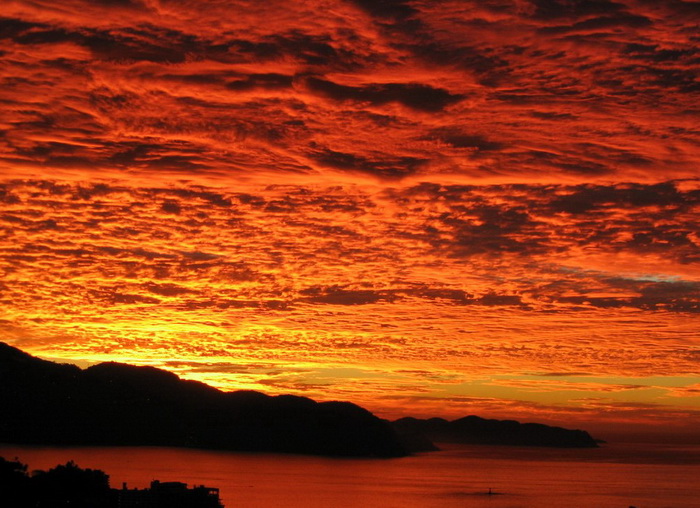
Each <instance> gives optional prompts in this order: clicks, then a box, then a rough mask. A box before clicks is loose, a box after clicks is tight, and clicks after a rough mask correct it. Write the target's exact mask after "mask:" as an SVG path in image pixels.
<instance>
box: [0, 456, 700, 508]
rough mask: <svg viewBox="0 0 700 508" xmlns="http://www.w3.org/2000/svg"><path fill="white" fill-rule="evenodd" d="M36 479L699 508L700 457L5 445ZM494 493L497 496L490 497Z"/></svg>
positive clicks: (428, 500) (247, 501) (417, 506)
mask: <svg viewBox="0 0 700 508" xmlns="http://www.w3.org/2000/svg"><path fill="white" fill-rule="evenodd" d="M0 456H3V457H5V458H7V459H14V458H18V459H19V460H20V461H22V462H23V463H25V464H28V465H29V468H30V470H34V469H49V468H51V467H54V466H56V465H57V464H59V463H63V464H64V463H66V462H67V461H69V460H73V461H75V462H76V463H77V464H78V465H79V466H80V467H83V468H96V469H101V470H103V471H105V472H107V473H108V474H109V475H110V483H111V485H112V487H114V488H121V486H122V484H123V483H124V482H126V483H127V484H128V486H129V488H133V487H138V488H144V487H147V486H148V485H149V484H150V482H151V481H152V480H156V479H157V480H161V481H182V482H186V483H188V484H189V485H190V486H192V485H206V486H209V487H218V488H219V489H220V491H221V498H222V501H223V503H224V505H225V507H226V508H273V507H275V508H276V507H287V508H302V507H303V508H322V507H323V508H325V507H331V506H332V507H339V508H354V507H363V508H371V507H382V508H438V507H440V508H453V507H454V508H456V507H460V508H464V507H473V508H480V507H489V508H530V507H532V508H535V507H538V508H539V507H560V508H591V507H596V508H618V507H623V508H627V507H629V506H636V507H638V508H642V507H643V508H685V507H693V506H700V482H698V481H697V478H700V447H699V446H678V445H676V446H672V445H646V444H615V445H606V446H605V447H602V448H599V449H581V450H579V449H577V450H560V449H542V448H515V447H494V446H458V445H444V449H443V450H442V451H439V452H431V453H425V454H419V455H415V456H412V457H406V458H401V459H336V458H324V457H310V456H296V455H275V454H251V453H232V452H221V451H211V450H192V449H178V448H154V447H126V448H113V447H94V448H93V447H83V448H74V447H70V448H68V447H66V448H60V447H31V446H16V445H2V446H0ZM489 489H491V493H492V495H488V492H489Z"/></svg>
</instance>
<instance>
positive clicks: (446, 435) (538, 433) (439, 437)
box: [392, 416, 598, 448]
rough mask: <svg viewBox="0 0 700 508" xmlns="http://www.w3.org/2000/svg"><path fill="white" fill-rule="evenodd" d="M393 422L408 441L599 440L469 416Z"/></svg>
mask: <svg viewBox="0 0 700 508" xmlns="http://www.w3.org/2000/svg"><path fill="white" fill-rule="evenodd" d="M392 425H393V426H394V428H395V429H396V431H397V432H398V433H399V435H401V436H403V437H402V438H403V439H404V440H406V437H407V436H409V437H411V438H412V439H411V440H410V441H408V442H413V441H414V440H417V439H419V438H423V439H424V441H425V438H427V439H428V440H431V441H436V442H444V443H463V444H487V445H513V446H548V447H555V448H596V447H597V446H598V445H597V442H596V441H595V440H594V439H593V438H592V437H591V436H590V435H589V434H588V432H586V431H584V430H569V429H564V428H561V427H550V426H549V425H543V424H540V423H519V422H516V421H513V420H487V419H484V418H479V417H478V416H467V417H465V418H460V419H458V420H454V421H448V420H444V419H442V418H430V419H428V420H420V419H417V418H410V417H409V418H401V419H400V420H396V421H395V422H392Z"/></svg>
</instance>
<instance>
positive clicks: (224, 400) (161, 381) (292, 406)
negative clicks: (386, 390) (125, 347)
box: [0, 342, 408, 457]
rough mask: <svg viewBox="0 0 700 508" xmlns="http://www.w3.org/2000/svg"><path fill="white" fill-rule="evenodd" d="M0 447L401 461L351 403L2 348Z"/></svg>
mask: <svg viewBox="0 0 700 508" xmlns="http://www.w3.org/2000/svg"><path fill="white" fill-rule="evenodd" d="M0 442H3V443H18V444H36V445H91V446H99V445H106V446H176V447H192V448H207V449H219V450H235V451H254V452H281V453H300V454H311V455H329V456H342V457H351V456H356V457H401V456H405V455H407V454H408V450H407V448H406V447H405V446H404V445H403V443H402V442H401V441H400V439H399V437H398V436H397V434H396V432H395V431H394V429H393V428H392V427H391V425H390V424H389V423H387V422H385V421H383V420H380V419H379V418H377V417H376V416H374V415H373V414H372V413H370V412H369V411H367V410H365V409H363V408H361V407H359V406H357V405H355V404H351V403H349V402H320V403H319V402H315V401H313V400H311V399H308V398H305V397H296V396H291V395H281V396H276V397H271V396H268V395H264V394H262V393H259V392H253V391H239V392H230V393H226V392H222V391H220V390H217V389H216V388H213V387H211V386H208V385H205V384H203V383H199V382H196V381H185V380H181V379H180V378H178V377H177V376H176V375H175V374H172V373H170V372H166V371H164V370H160V369H156V368H153V367H135V366H131V365H125V364H120V363H102V364H99V365H95V366H92V367H90V368H88V369H85V370H82V369H80V368H78V367H76V366H74V365H66V364H57V363H54V362H49V361H46V360H41V359H39V358H35V357H33V356H31V355H28V354H27V353H24V352H22V351H20V350H19V349H16V348H13V347H11V346H9V345H7V344H4V343H1V342H0Z"/></svg>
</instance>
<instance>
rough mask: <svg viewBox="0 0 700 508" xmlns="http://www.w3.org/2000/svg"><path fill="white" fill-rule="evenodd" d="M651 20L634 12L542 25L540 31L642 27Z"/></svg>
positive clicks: (569, 31) (582, 30)
mask: <svg viewBox="0 0 700 508" xmlns="http://www.w3.org/2000/svg"><path fill="white" fill-rule="evenodd" d="M652 24H653V23H652V21H651V20H650V19H649V18H647V17H646V16H638V15H634V14H620V15H618V16H603V17H598V18H591V19H587V20H585V21H579V22H578V23H574V24H573V25H569V26H553V27H544V28H541V29H540V31H541V32H543V33H548V34H563V33H572V32H590V31H597V30H607V29H611V28H618V27H628V28H643V27H648V26H651V25H652Z"/></svg>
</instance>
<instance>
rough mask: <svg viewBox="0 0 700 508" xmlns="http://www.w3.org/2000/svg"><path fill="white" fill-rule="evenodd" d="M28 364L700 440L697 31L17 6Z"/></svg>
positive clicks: (586, 14)
mask: <svg viewBox="0 0 700 508" xmlns="http://www.w3.org/2000/svg"><path fill="white" fill-rule="evenodd" d="M1 16H2V17H0V79H1V80H2V84H1V85H0V102H1V103H2V107H1V108H0V123H1V125H2V129H1V130H0V185H1V187H0V273H2V276H1V278H0V299H1V301H0V334H1V336H0V340H4V341H7V342H9V343H10V344H12V345H15V346H17V347H20V348H22V349H24V350H26V351H28V352H30V353H33V354H36V355H40V356H43V357H45V358H52V359H58V360H61V361H73V362H78V363H82V364H86V362H96V361H105V360H116V361H123V362H129V363H137V364H149V365H155V366H158V367H163V368H166V369H169V370H172V371H174V372H176V373H178V374H179V375H181V376H183V377H186V378H191V379H199V380H202V381H205V382H207V383H211V384H214V385H216V386H218V387H221V388H224V389H241V388H245V389H255V390H261V391H265V392H267V393H295V394H301V395H307V396H310V397H313V398H316V399H320V400H327V399H345V400H352V401H354V402H357V403H360V404H362V405H364V406H365V407H367V408H369V409H371V410H373V411H375V412H376V413H377V414H379V415H380V416H386V417H398V416H404V415H408V414H411V415H415V416H433V415H437V416H444V417H459V416H464V415H466V414H478V415H481V416H489V417H499V418H515V419H521V420H528V421H542V422H545V423H558V424H565V425H568V426H584V427H586V428H591V429H593V430H600V431H601V432H603V433H604V432H606V431H607V432H614V431H621V430H625V429H632V428H634V429H638V430H639V429H641V430H647V431H670V432H684V431H686V430H688V429H696V428H697V425H698V424H699V423H700V407H699V406H700V368H699V362H700V321H699V320H698V312H699V311H700V268H699V266H698V261H699V260H700V248H699V247H700V232H699V229H698V223H699V222H700V221H699V214H698V211H699V203H700V169H699V166H698V162H699V161H700V150H699V146H700V121H699V118H700V111H699V110H698V106H697V104H699V103H700V84H699V83H698V69H699V68H700V50H698V46H699V43H700V37H699V36H698V23H699V22H700V2H691V1H682V0H669V1H665V2H657V1H652V0H621V1H617V2H614V1H609V0H589V1H579V0H511V1H509V0H487V1H476V0H473V1H470V0H460V1H457V0H455V1H444V2H426V1H417V0H416V1H412V0H384V1H369V0H346V1H340V0H333V1H331V0H308V1H304V2H274V1H270V2H253V1H248V2H246V1H238V2H237V1H232V0H227V1H223V0H218V1H217V0H201V1H200V0H197V1H194V0H179V1H178V0H91V1H87V0H84V1H80V0H63V1H61V2H55V1H53V0H52V1H48V0H32V1H29V0H27V1H22V2H17V1H12V0H10V1H5V2H3V8H2V14H1Z"/></svg>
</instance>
